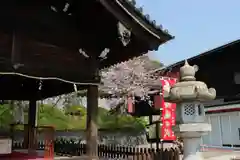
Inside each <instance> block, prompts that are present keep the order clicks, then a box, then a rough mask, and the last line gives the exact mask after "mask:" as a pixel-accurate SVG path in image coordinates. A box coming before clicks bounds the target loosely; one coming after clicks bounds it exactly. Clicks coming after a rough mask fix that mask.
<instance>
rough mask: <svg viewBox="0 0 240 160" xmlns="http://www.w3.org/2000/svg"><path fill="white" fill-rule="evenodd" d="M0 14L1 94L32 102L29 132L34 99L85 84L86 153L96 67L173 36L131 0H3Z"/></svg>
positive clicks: (91, 139) (93, 135)
mask: <svg viewBox="0 0 240 160" xmlns="http://www.w3.org/2000/svg"><path fill="white" fill-rule="evenodd" d="M0 19H1V22H2V24H1V26H0V37H1V38H0V88H1V93H0V97H1V99H2V100H29V101H30V107H29V126H30V129H29V134H33V128H34V127H35V120H36V101H37V100H40V99H44V98H47V97H52V96H57V95H60V94H65V93H69V92H73V91H74V87H73V84H76V85H77V87H78V89H88V94H87V98H88V100H87V112H88V120H87V152H88V154H89V155H93V156H97V126H96V116H97V107H98V84H99V82H100V77H99V74H98V73H99V70H100V69H102V68H105V67H109V66H111V65H113V64H116V63H119V62H122V61H125V60H128V59H130V58H133V57H136V56H140V55H141V54H143V53H147V52H148V51H151V50H157V49H158V47H159V45H161V44H163V43H165V42H167V41H169V40H171V39H173V36H171V35H170V34H168V32H167V31H164V30H163V29H162V26H161V25H159V26H158V25H156V23H155V21H154V20H150V18H149V15H144V14H143V13H142V8H136V7H135V1H133V0H132V1H130V0H129V1H128V0H98V1H96V0H87V1H79V0H48V1H41V0H21V1H17V0H7V1H2V2H1V6H0ZM32 136H33V135H32ZM31 143H32V142H31ZM28 147H31V145H30V144H29V146H28Z"/></svg>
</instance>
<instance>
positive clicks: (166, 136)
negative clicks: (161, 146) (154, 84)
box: [161, 79, 176, 140]
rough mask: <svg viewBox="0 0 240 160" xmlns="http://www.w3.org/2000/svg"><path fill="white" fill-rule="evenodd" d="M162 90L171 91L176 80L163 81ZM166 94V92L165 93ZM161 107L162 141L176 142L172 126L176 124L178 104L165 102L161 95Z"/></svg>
mask: <svg viewBox="0 0 240 160" xmlns="http://www.w3.org/2000/svg"><path fill="white" fill-rule="evenodd" d="M161 83H162V89H163V90H166V91H169V90H170V87H171V86H173V85H174V84H175V83H176V80H175V79H169V80H161ZM163 93H164V92H163ZM161 103H162V104H161V106H162V117H161V120H162V127H161V138H162V140H176V136H175V135H174V133H173V131H172V126H174V125H175V122H176V113H175V112H176V104H175V103H168V102H165V101H164V98H163V95H161Z"/></svg>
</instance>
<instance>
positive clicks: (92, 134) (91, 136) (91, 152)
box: [86, 86, 98, 159]
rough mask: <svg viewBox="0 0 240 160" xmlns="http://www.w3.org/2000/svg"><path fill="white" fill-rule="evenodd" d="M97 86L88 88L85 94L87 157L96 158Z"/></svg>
mask: <svg viewBox="0 0 240 160" xmlns="http://www.w3.org/2000/svg"><path fill="white" fill-rule="evenodd" d="M97 115H98V86H89V87H88V92H87V131H86V134H87V135H86V139H87V155H88V156H89V158H91V159H93V158H97V157H98V126H97Z"/></svg>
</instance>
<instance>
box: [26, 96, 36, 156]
mask: <svg viewBox="0 0 240 160" xmlns="http://www.w3.org/2000/svg"><path fill="white" fill-rule="evenodd" d="M36 110H37V101H36V100H30V101H29V110H28V151H29V152H32V151H34V150H35V149H36V143H35V142H36V122H37V121H36V119H37V111H36Z"/></svg>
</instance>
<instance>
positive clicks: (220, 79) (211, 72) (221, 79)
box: [155, 39, 240, 100]
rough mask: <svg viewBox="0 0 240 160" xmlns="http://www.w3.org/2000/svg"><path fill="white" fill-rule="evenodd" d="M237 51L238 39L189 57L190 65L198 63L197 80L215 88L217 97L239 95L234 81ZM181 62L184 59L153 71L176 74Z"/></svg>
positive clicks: (239, 68) (238, 89) (237, 86)
mask: <svg viewBox="0 0 240 160" xmlns="http://www.w3.org/2000/svg"><path fill="white" fill-rule="evenodd" d="M239 51H240V39H238V40H235V41H233V42H230V43H227V44H225V45H222V46H219V47H217V48H215V49H212V50H209V51H207V52H204V53H202V54H199V55H197V56H194V57H191V58H189V59H188V62H189V64H191V65H198V67H199V71H198V72H197V73H196V79H197V80H199V81H203V82H205V83H206V84H207V85H208V86H209V87H213V88H215V89H216V91H217V98H228V99H229V98H230V97H232V96H237V95H238V96H239V95H240V94H239V93H240V86H239V85H238V84H237V83H236V81H235V76H236V74H238V73H240V67H239V61H238V59H239V58H238V57H239ZM183 63H184V60H183V61H180V62H177V63H174V64H172V65H170V66H167V67H165V68H163V69H160V70H156V71H155V72H157V73H158V74H160V75H167V74H168V75H174V74H176V75H177V74H178V72H179V69H180V67H181V66H182V65H183ZM230 99H231V98H230ZM235 100H236V99H235Z"/></svg>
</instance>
